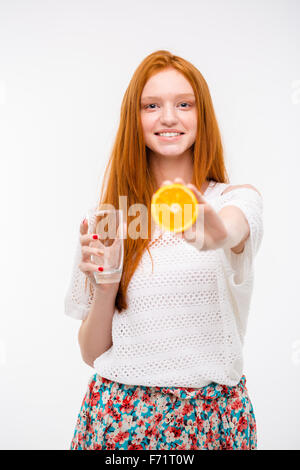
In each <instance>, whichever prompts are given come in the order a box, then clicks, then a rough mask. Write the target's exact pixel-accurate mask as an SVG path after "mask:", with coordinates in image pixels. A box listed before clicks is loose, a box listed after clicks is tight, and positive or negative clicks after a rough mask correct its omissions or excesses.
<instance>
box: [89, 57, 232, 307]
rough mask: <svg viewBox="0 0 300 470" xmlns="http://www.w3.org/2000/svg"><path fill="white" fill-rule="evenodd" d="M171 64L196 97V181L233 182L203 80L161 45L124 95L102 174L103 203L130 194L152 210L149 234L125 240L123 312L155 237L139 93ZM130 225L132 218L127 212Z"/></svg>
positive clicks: (121, 291) (119, 301)
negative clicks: (114, 136)
mask: <svg viewBox="0 0 300 470" xmlns="http://www.w3.org/2000/svg"><path fill="white" fill-rule="evenodd" d="M170 67H171V68H173V69H175V70H177V71H179V72H180V73H182V74H183V75H184V76H185V78H186V79H187V80H188V81H189V83H190V84H191V86H192V88H193V90H194V94H195V98H196V106H197V119H198V123H199V124H198V131H197V136H196V140H195V143H194V145H193V147H194V148H193V168H194V171H193V180H192V183H193V184H194V185H195V186H196V187H197V188H198V189H200V188H201V187H202V185H203V183H204V182H205V181H206V180H207V179H208V180H214V181H218V182H221V183H228V182H229V179H228V175H227V172H226V169H225V163H224V156H223V147H222V142H221V135H220V131H219V127H218V124H217V120H216V116H215V112H214V108H213V104H212V100H211V96H210V92H209V89H208V85H207V83H206V81H205V79H204V78H203V76H202V75H201V73H200V72H199V70H198V69H197V68H196V67H194V66H193V65H192V64H191V63H190V62H188V61H187V60H185V59H182V58H181V57H178V56H175V55H173V54H172V53H171V52H169V51H165V50H159V51H156V52H153V53H152V54H150V55H148V56H147V57H146V58H145V59H144V60H143V61H142V62H141V64H140V65H139V66H138V68H137V69H136V70H135V72H134V74H133V77H132V78H131V80H130V83H129V85H128V88H127V90H126V92H125V94H124V97H123V100H122V105H121V114H120V124H119V128H118V131H117V135H116V138H115V141H114V145H113V148H112V152H111V155H110V158H109V162H108V164H107V167H106V170H105V173H104V180H103V183H102V188H101V195H100V199H99V207H100V206H101V204H112V205H113V206H114V207H115V208H116V209H119V208H120V207H119V196H127V203H128V206H129V207H130V206H131V205H132V204H137V203H140V204H144V205H145V206H146V207H147V210H148V227H149V230H148V238H147V239H145V238H138V239H136V240H134V239H132V238H130V237H127V238H126V239H125V240H124V266H123V272H122V277H121V281H120V285H119V290H118V293H117V296H116V304H115V306H116V309H117V310H118V312H119V313H120V312H122V310H123V309H126V308H127V301H126V291H127V288H128V285H129V282H130V279H131V278H132V276H133V274H134V271H135V270H136V268H137V266H138V264H139V261H140V259H141V257H142V254H143V252H144V250H145V249H147V250H148V252H149V254H150V251H149V248H148V245H149V243H150V241H151V210H150V209H151V198H152V195H153V193H154V191H155V189H156V182H155V178H154V175H153V174H152V173H151V171H150V166H149V164H148V163H149V161H148V155H147V148H146V145H145V142H144V138H143V129H142V125H141V118H140V99H141V94H142V91H143V88H144V86H145V84H146V82H147V81H148V79H149V78H150V77H151V76H152V75H154V74H156V73H158V72H160V71H161V70H163V69H166V68H170ZM122 209H124V208H122ZM96 223H97V221H96ZM129 224H130V217H129V216H128V225H129ZM150 256H151V254H150Z"/></svg>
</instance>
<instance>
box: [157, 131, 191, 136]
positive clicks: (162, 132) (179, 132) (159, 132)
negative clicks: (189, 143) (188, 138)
mask: <svg viewBox="0 0 300 470" xmlns="http://www.w3.org/2000/svg"><path fill="white" fill-rule="evenodd" d="M175 132H176V134H180V135H182V134H184V132H181V131H175V130H170V131H158V132H154V134H155V135H159V134H165V133H175Z"/></svg>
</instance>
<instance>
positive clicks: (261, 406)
mask: <svg viewBox="0 0 300 470" xmlns="http://www.w3.org/2000/svg"><path fill="white" fill-rule="evenodd" d="M299 42H300V3H299V1H298V0H294V1H293V0H280V1H279V0H243V1H240V0H226V1H224V0H209V1H208V0H206V1H204V0H202V1H201V0H200V1H199V0H185V1H184V2H182V1H181V0H180V1H179V0H172V1H171V0H167V1H166V0H165V1H162V0H151V2H148V1H141V0H126V1H121V0H118V1H116V0H111V1H110V2H107V1H101V0H98V1H96V0H80V1H79V0H77V1H74V0H73V1H71V0H70V1H66V0H52V1H25V0H23V1H15V0H6V1H5V0H1V1H0V54H1V55H0V120H1V126H0V131H1V138H0V152H1V160H0V161H1V171H0V177H1V180H0V190H1V194H0V196H1V258H0V259H1V286H2V289H1V306H0V312H1V323H0V373H1V388H0V394H1V397H0V398H1V399H0V416H1V419H0V422H1V429H0V446H1V448H2V449H68V448H69V445H70V441H71V438H72V436H73V431H74V426H75V421H76V419H77V414H78V412H79V409H80V405H81V402H82V399H83V396H84V393H85V391H86V388H87V383H88V379H89V378H90V376H91V375H92V374H93V369H91V368H90V367H89V366H87V365H86V364H84V363H83V361H82V359H81V355H80V351H79V346H78V343H77V332H78V328H79V326H80V322H79V321H76V320H73V319H71V318H69V317H67V316H65V315H64V295H65V292H66V289H67V287H68V283H69V279H70V273H71V267H72V263H73V257H74V253H75V245H76V243H77V238H78V236H79V223H80V220H81V218H82V216H83V215H84V214H85V211H86V209H87V208H89V207H90V205H91V204H92V203H93V202H94V199H95V197H96V196H97V194H98V190H99V189H100V183H101V178H102V173H103V169H104V166H105V164H106V162H107V159H108V156H109V153H110V150H111V147H112V144H113V140H114V136H115V133H116V130H117V127H118V123H119V112H120V105H121V100H122V98H123V94H124V92H125V90H126V88H127V86H128V83H129V81H130V79H131V76H132V74H133V72H134V70H135V69H136V68H137V66H138V65H139V63H140V62H141V61H142V60H143V59H144V57H146V56H147V55H148V54H150V53H151V52H154V51H155V50H159V49H167V50H170V51H171V52H173V53H174V54H176V55H180V56H182V57H184V58H185V59H187V60H189V61H190V62H192V63H193V64H194V65H195V66H196V67H197V68H198V69H199V70H200V71H201V73H202V74H203V75H204V77H205V79H206V81H207V83H208V85H209V88H210V91H211V95H212V99H213V103H214V106H215V111H216V114H217V118H218V122H219V125H220V128H221V132H222V138H223V143H224V149H225V158H226V164H227V168H228V171H229V175H230V179H231V183H233V184H241V183H250V184H253V185H254V186H256V187H257V188H258V189H259V190H260V191H261V192H262V194H263V197H264V211H265V212H264V224H265V234H264V239H263V243H262V245H261V248H260V251H259V253H258V255H257V259H256V278H255V286H254V292H253V297H252V304H251V312H250V318H249V322H248V331H247V336H246V344H245V375H246V377H247V387H248V391H249V394H250V397H251V400H252V403H253V406H254V411H255V415H256V420H257V429H258V448H259V449H300V434H299V424H298V423H299V420H300V409H299V396H300V378H299V375H300V307H299V297H298V295H299V261H300V260H299V236H300V233H299V206H298V204H299V181H298V178H299V170H300V166H299V159H300V144H299V124H300V64H299Z"/></svg>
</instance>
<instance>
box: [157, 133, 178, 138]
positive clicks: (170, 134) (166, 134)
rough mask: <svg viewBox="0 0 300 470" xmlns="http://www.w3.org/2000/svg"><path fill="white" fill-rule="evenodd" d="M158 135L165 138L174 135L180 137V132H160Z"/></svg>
mask: <svg viewBox="0 0 300 470" xmlns="http://www.w3.org/2000/svg"><path fill="white" fill-rule="evenodd" d="M158 135H163V136H165V137H175V136H176V135H180V132H162V133H161V134H158Z"/></svg>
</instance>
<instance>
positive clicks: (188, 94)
mask: <svg viewBox="0 0 300 470" xmlns="http://www.w3.org/2000/svg"><path fill="white" fill-rule="evenodd" d="M185 97H190V98H195V95H193V94H192V93H179V95H175V98H185ZM159 98H160V97H159V96H145V97H144V98H141V100H142V101H143V100H158V99H159Z"/></svg>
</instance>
